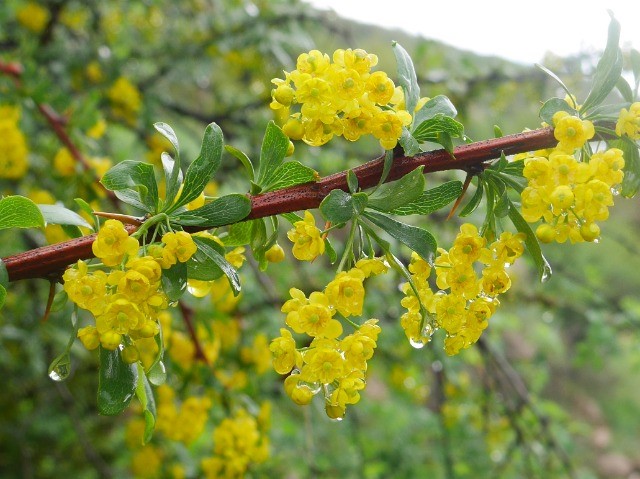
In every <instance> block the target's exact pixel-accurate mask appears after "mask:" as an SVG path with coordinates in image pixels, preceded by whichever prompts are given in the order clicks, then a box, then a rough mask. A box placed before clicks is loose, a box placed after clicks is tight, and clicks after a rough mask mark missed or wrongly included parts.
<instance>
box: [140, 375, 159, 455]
mask: <svg viewBox="0 0 640 479" xmlns="http://www.w3.org/2000/svg"><path fill="white" fill-rule="evenodd" d="M136 364H137V368H138V378H139V379H138V384H137V386H136V396H137V397H138V400H139V401H140V405H141V406H142V410H143V412H144V421H145V428H144V434H143V436H142V444H147V443H148V442H149V441H150V440H151V436H153V430H154V429H155V426H156V402H155V399H154V397H153V391H152V389H151V384H149V380H148V379H147V376H146V374H145V373H144V368H143V367H142V365H141V364H140V363H136Z"/></svg>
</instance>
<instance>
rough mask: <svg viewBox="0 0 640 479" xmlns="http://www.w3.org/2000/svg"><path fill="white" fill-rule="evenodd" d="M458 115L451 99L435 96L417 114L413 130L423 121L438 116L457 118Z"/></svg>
mask: <svg viewBox="0 0 640 479" xmlns="http://www.w3.org/2000/svg"><path fill="white" fill-rule="evenodd" d="M457 114H458V111H457V110H456V107H455V106H453V103H451V100H449V98H447V97H446V96H444V95H438V96H435V97H433V98H432V99H431V100H429V101H428V102H427V103H425V104H424V106H423V107H422V108H420V110H418V111H417V112H416V115H415V117H414V119H413V130H415V128H416V127H417V126H418V125H420V124H421V123H422V122H423V121H425V120H428V119H430V118H433V117H435V116H436V115H444V116H448V117H451V118H455V116H456V115H457Z"/></svg>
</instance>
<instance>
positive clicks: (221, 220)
mask: <svg viewBox="0 0 640 479" xmlns="http://www.w3.org/2000/svg"><path fill="white" fill-rule="evenodd" d="M249 213H251V200H249V198H247V197H246V196H245V195H241V194H239V193H233V194H230V195H226V196H221V197H220V198H217V199H215V200H213V201H211V202H209V203H207V204H206V205H204V206H201V207H200V208H196V209H195V210H191V211H188V212H185V213H181V214H179V215H177V216H175V217H174V218H172V220H173V221H175V222H176V223H178V224H181V225H183V226H201V227H203V228H216V227H218V226H223V225H228V224H232V223H237V222H239V221H241V220H243V219H244V218H246V217H247V215H248V214H249Z"/></svg>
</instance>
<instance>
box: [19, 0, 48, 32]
mask: <svg viewBox="0 0 640 479" xmlns="http://www.w3.org/2000/svg"><path fill="white" fill-rule="evenodd" d="M50 18H51V15H50V14H49V10H47V9H46V8H45V7H43V6H42V5H40V4H39V3H37V2H27V4H25V5H24V6H22V7H20V8H19V9H18V11H17V12H16V19H17V20H18V22H20V24H21V25H22V26H23V27H25V28H26V29H27V30H30V31H32V32H33V33H41V32H42V31H43V30H44V29H45V28H46V26H47V24H48V23H49V20H50Z"/></svg>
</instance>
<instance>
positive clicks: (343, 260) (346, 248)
mask: <svg viewBox="0 0 640 479" xmlns="http://www.w3.org/2000/svg"><path fill="white" fill-rule="evenodd" d="M357 228H358V220H357V219H355V218H354V219H353V221H352V222H351V228H350V229H349V238H348V239H347V242H346V244H345V245H344V252H343V253H342V258H340V264H339V265H338V271H337V272H338V273H339V272H340V271H342V270H344V266H345V264H346V263H347V261H348V259H349V257H350V256H351V252H352V251H353V240H354V238H355V235H356V229H357Z"/></svg>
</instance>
